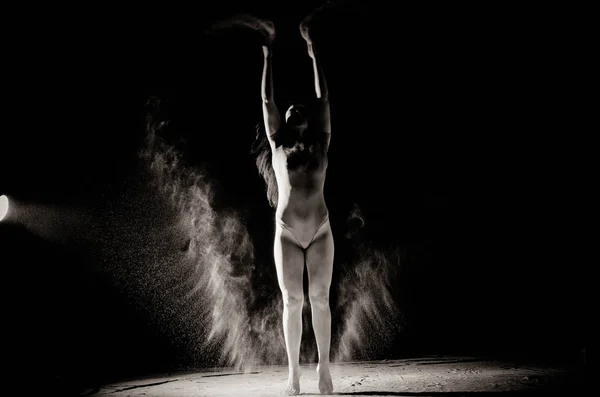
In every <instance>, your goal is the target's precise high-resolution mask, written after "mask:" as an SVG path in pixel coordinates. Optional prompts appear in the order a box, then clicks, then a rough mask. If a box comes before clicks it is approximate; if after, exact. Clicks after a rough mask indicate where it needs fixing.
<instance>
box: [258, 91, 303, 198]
mask: <svg viewBox="0 0 600 397" xmlns="http://www.w3.org/2000/svg"><path fill="white" fill-rule="evenodd" d="M291 105H298V106H302V107H303V108H304V109H305V111H306V115H307V117H308V119H309V121H308V122H309V125H311V124H312V122H311V119H312V117H313V114H314V113H313V112H314V107H315V100H314V99H313V100H307V101H304V102H291V101H289V102H288V101H286V102H285V106H284V107H282V108H280V112H283V114H281V115H280V117H281V119H282V120H285V112H286V111H287V109H288V108H289V107H290V106H291ZM286 127H287V126H286V124H285V121H282V125H281V127H280V130H279V131H277V133H278V134H279V133H280V132H282V130H283V129H285V128H286ZM309 128H311V127H309ZM250 153H252V154H255V155H256V167H257V168H258V173H259V174H260V175H261V176H262V177H263V179H264V180H265V184H266V185H267V198H268V199H269V204H270V205H271V207H273V208H276V207H277V201H278V199H279V195H278V190H277V180H276V179H275V170H274V169H273V158H272V155H273V154H272V153H271V144H270V143H269V138H267V132H266V131H265V128H264V124H263V122H260V123H259V124H258V125H257V126H256V139H255V140H254V144H253V145H252V149H251V151H250Z"/></svg>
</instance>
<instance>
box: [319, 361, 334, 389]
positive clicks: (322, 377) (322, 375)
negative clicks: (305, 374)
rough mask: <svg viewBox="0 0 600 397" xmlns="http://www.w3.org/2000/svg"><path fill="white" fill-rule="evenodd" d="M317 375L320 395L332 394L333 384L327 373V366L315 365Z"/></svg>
mask: <svg viewBox="0 0 600 397" xmlns="http://www.w3.org/2000/svg"><path fill="white" fill-rule="evenodd" d="M317 373H318V374H319V391H320V392H321V394H332V393H333V382H332V381H331V374H330V373H329V366H328V365H321V364H319V365H317Z"/></svg>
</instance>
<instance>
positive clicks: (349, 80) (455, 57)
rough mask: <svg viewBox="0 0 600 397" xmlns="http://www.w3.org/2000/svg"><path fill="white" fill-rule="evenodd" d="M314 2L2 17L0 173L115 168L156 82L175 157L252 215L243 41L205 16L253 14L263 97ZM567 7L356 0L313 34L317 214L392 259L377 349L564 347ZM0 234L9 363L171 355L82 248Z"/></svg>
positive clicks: (578, 75)
mask: <svg viewBox="0 0 600 397" xmlns="http://www.w3.org/2000/svg"><path fill="white" fill-rule="evenodd" d="M318 4H319V2H302V3H301V4H300V2H289V3H287V2H286V3H285V4H279V5H277V6H272V5H267V4H256V2H253V4H251V5H249V3H248V4H246V5H245V6H239V5H237V4H232V3H228V2H219V7H217V6H213V7H212V9H211V10H210V11H209V10H206V9H205V10H203V11H199V12H197V13H195V14H193V16H192V18H190V19H187V20H185V21H184V20H181V19H175V18H173V19H170V18H169V17H168V16H167V15H160V14H161V10H155V9H153V10H139V11H138V12H134V13H133V14H128V15H127V16H121V13H120V12H119V11H117V10H104V11H102V10H98V11H94V12H91V11H90V12H87V13H82V14H80V15H79V16H78V17H77V18H75V17H73V18H70V17H67V16H66V15H67V14H68V11H73V10H64V13H63V14H62V15H63V16H62V17H54V16H53V17H52V18H50V17H49V15H50V14H47V15H44V12H43V10H40V11H39V12H36V16H33V15H31V16H30V17H27V18H23V19H21V18H16V17H15V26H14V28H11V29H8V32H7V35H6V36H5V39H6V42H7V48H6V54H7V56H6V57H5V58H4V61H3V63H4V66H5V67H6V68H7V69H5V70H7V71H5V72H4V77H5V85H6V89H5V100H6V102H7V103H6V105H5V107H4V113H5V120H4V121H3V122H4V126H3V128H2V130H3V132H2V143H1V145H2V149H1V160H2V168H1V169H0V172H1V173H0V190H1V191H2V193H6V194H9V195H12V196H14V197H18V198H19V199H21V200H23V201H30V202H36V203H50V204H58V203H65V202H69V203H75V202H85V203H91V202H95V201H94V200H97V197H99V196H102V194H106V193H105V192H106V191H108V190H110V191H113V192H114V191H118V190H119V186H121V184H123V183H125V182H123V181H124V179H125V175H129V174H130V173H132V172H135V167H136V164H137V150H138V149H139V147H140V143H141V140H142V139H143V137H144V129H143V127H144V116H145V113H144V111H145V108H144V103H145V101H146V100H147V99H148V98H149V97H150V96H153V95H155V96H158V97H160V98H161V99H163V100H164V102H165V106H166V107H167V108H168V110H169V112H170V113H169V114H170V116H171V118H172V119H173V122H174V123H175V131H178V133H179V134H180V135H179V136H175V137H170V139H172V140H173V141H174V142H179V139H180V138H183V139H185V144H184V145H182V147H184V148H185V152H186V156H187V157H186V158H187V159H188V160H189V161H190V163H192V164H194V163H197V164H200V163H208V164H210V166H211V170H212V172H213V173H214V175H216V176H217V178H218V179H219V180H220V181H221V183H222V189H223V197H224V198H223V200H225V201H226V203H227V204H228V205H233V206H238V207H242V208H246V209H250V210H252V211H253V213H254V214H256V219H263V218H262V217H263V216H264V219H268V218H267V217H268V216H270V209H269V207H268V205H267V202H266V198H265V196H264V185H262V182H261V180H260V179H259V178H258V176H257V173H256V169H255V168H254V166H253V159H252V157H251V156H249V153H248V151H249V148H250V146H251V144H252V142H253V139H254V136H255V129H254V128H255V126H256V124H257V123H259V122H260V121H261V117H262V115H261V113H260V111H261V110H260V96H259V87H260V74H261V70H262V52H261V49H260V42H259V39H258V38H257V37H254V36H253V35H251V34H242V33H239V32H238V33H236V32H232V33H231V34H229V35H222V36H212V37H211V36H207V35H205V33H204V29H205V28H206V27H207V26H208V24H209V23H210V22H212V21H214V20H215V19H217V18H220V17H224V16H228V15H230V14H233V13H236V12H247V11H250V12H253V13H255V14H257V15H260V16H266V17H269V18H272V19H273V20H274V22H275V24H276V27H277V28H278V37H277V39H276V43H275V48H274V51H275V55H274V57H275V58H274V73H275V92H276V94H275V95H276V98H277V99H278V101H280V103H285V102H286V101H290V100H292V99H293V98H295V97H300V98H302V97H305V96H307V95H310V94H311V93H312V89H313V86H312V85H311V84H312V70H311V67H310V62H309V60H308V57H307V56H306V51H305V46H304V43H303V42H302V40H301V38H300V36H299V34H298V30H297V25H298V23H299V22H300V20H301V19H302V18H303V16H304V15H306V14H307V13H308V12H309V11H311V10H312V9H313V8H314V6H316V5H318ZM51 11H52V15H54V13H58V14H60V12H59V10H48V12H49V13H50V12H51ZM146 11H152V14H153V16H152V17H150V16H148V15H147V13H146ZM156 11H159V12H156ZM105 14H106V15H105ZM582 14H583V11H579V12H576V11H568V12H567V11H566V10H556V9H553V10H551V9H523V8H508V7H506V8H502V7H500V6H495V7H492V6H489V7H485V8H482V7H480V8H469V9H467V8H459V7H458V6H456V5H455V6H452V7H451V6H440V5H428V6H424V7H422V8H420V9H409V8H408V7H405V6H404V7H403V6H400V5H395V4H394V7H393V9H392V2H389V4H388V5H386V4H385V3H383V2H382V3H379V4H378V3H374V2H368V4H367V2H358V1H357V2H347V3H345V4H344V5H343V6H341V7H340V8H339V10H338V11H337V12H336V13H334V14H332V15H330V16H329V17H328V18H329V19H328V20H327V22H326V24H324V26H323V27H321V29H320V31H319V32H318V33H319V36H318V37H319V39H320V41H321V48H322V57H323V58H322V59H323V65H324V68H325V73H326V76H327V79H328V83H329V87H330V91H331V103H332V105H331V106H332V123H333V135H332V146H331V151H330V157H331V160H330V164H331V165H330V168H329V173H328V185H327V195H328V202H330V203H333V204H330V206H331V207H332V208H333V209H332V213H333V214H334V215H333V216H335V217H337V218H336V219H338V220H337V221H336V222H338V224H340V225H341V224H343V223H342V220H343V219H344V217H345V216H346V215H347V213H348V211H349V209H350V208H351V206H352V204H353V203H358V204H359V205H360V207H361V209H362V211H363V214H364V215H365V219H366V220H367V221H366V226H365V233H367V234H368V236H369V238H370V239H372V241H373V243H374V244H375V245H377V246H381V247H389V246H394V245H397V246H401V247H403V249H405V252H407V257H408V258H410V259H409V260H407V261H406V263H405V268H404V269H403V271H404V277H403V278H402V281H401V283H402V284H401V285H399V286H398V289H399V290H401V295H402V302H401V306H402V309H403V311H404V313H405V315H406V317H407V319H408V321H409V324H408V326H407V327H406V329H405V330H404V332H403V333H402V335H400V336H399V337H398V343H397V347H396V348H395V349H393V352H391V353H390V355H391V356H394V355H395V356H400V355H402V354H409V353H422V352H426V353H445V352H449V353H473V354H482V353H489V352H494V353H501V352H504V353H506V352H534V353H536V354H540V355H542V356H552V355H557V354H559V352H562V351H576V350H577V349H578V348H580V347H581V346H582V345H584V335H583V332H584V324H585V323H586V321H587V320H586V318H585V317H584V314H585V308H584V301H585V300H584V294H585V291H586V289H585V287H584V286H585V285H587V283H586V282H585V280H586V278H585V276H584V273H583V272H584V269H585V266H586V261H585V260H584V259H582V258H581V257H580V255H579V254H580V253H581V252H582V250H583V249H584V248H585V246H586V245H587V242H586V241H587V239H586V238H585V237H584V235H585V231H584V228H582V227H580V226H575V224H576V223H577V222H578V221H581V219H582V218H584V217H585V215H584V210H583V208H584V203H585V202H586V201H587V199H586V198H585V197H586V195H584V194H583V193H582V192H583V191H584V190H585V188H586V186H588V185H589V182H588V183H587V184H586V183H584V182H583V181H584V180H585V178H584V177H583V175H584V174H585V170H586V164H587V162H588V159H589V158H590V157H589V156H588V155H587V154H586V153H587V149H588V147H587V145H586V144H585V140H584V139H582V138H584V137H581V136H580V135H579V134H580V133H585V132H586V131H589V129H586V128H587V127H585V123H584V122H583V115H585V114H586V112H587V111H588V109H589V108H590V105H589V104H587V102H586V101H585V100H584V99H583V96H582V95H580V93H579V92H578V90H580V89H583V86H584V84H583V83H582V80H583V79H582V76H583V70H584V68H585V65H586V58H587V56H588V55H587V52H586V51H585V49H583V48H582V47H583V46H581V40H580V39H582V38H583V37H584V36H585V32H586V30H587V27H586V26H587V25H586V24H585V22H584V21H583V19H581V21H579V18H580V16H581V15H582ZM15 15H17V14H15ZM19 15H20V14H19ZM17 21H18V23H17ZM578 21H579V22H578ZM111 189H112V190H111ZM107 199H110V195H109V198H107ZM265 222H266V221H265ZM340 233H341V232H340ZM0 244H1V245H2V259H0V260H1V261H2V264H3V269H4V270H5V271H6V273H5V276H4V277H3V280H5V283H4V284H5V286H4V288H3V290H4V291H3V293H4V295H5V296H4V298H3V300H4V304H5V305H4V307H5V313H4V327H5V329H9V330H11V332H10V335H11V336H10V339H7V340H6V343H7V344H9V345H11V347H12V348H13V349H14V353H13V354H11V358H14V363H15V368H32V369H33V368H44V369H43V372H44V373H45V374H48V376H49V378H53V377H55V376H68V377H71V378H72V379H74V380H82V382H87V381H88V379H105V378H111V377H118V376H125V375H130V374H138V373H141V372H144V371H154V370H162V369H165V368H169V362H170V361H169V360H170V359H171V358H172V356H171V355H172V354H174V353H173V352H172V351H171V350H170V347H169V343H168V341H166V340H163V339H161V336H160V335H157V334H156V333H154V331H153V330H152V329H149V328H148V327H146V326H145V325H144V319H143V318H136V314H135V312H134V311H132V310H130V309H129V306H128V305H129V303H128V302H127V299H126V298H125V297H123V296H122V295H120V294H118V293H116V292H115V291H112V290H111V288H110V287H109V284H110V283H108V282H104V280H103V277H106V275H100V274H97V273H95V270H94V265H93V264H90V263H89V258H88V257H87V256H86V254H85V252H81V250H79V249H78V248H77V247H75V246H70V245H68V244H67V245H65V244H55V243H52V242H48V241H44V239H41V238H38V237H36V236H33V235H30V234H29V233H28V232H27V231H26V230H25V229H23V228H20V227H19V226H18V225H9V224H2V225H0ZM5 252H6V253H7V254H5ZM84 258H87V259H84ZM149 346H150V347H149ZM11 351H13V350H11ZM65 374H68V375H65Z"/></svg>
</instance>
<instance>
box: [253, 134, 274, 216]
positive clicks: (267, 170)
mask: <svg viewBox="0 0 600 397" xmlns="http://www.w3.org/2000/svg"><path fill="white" fill-rule="evenodd" d="M251 153H252V154H256V167H257V168H258V173H259V174H260V175H261V176H262V177H263V179H264V180H265V184H266V185H267V198H268V199H269V204H270V205H271V207H273V208H276V207H277V200H278V199H279V196H278V193H277V180H276V179H275V170H274V169H273V159H272V153H271V144H270V143H269V138H267V132H266V131H265V128H264V126H263V124H262V123H259V124H258V125H257V126H256V139H255V141H254V144H253V145H252V150H251Z"/></svg>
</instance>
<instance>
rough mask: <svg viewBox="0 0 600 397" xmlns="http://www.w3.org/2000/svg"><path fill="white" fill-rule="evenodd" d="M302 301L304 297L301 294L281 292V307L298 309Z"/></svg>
mask: <svg viewBox="0 0 600 397" xmlns="http://www.w3.org/2000/svg"><path fill="white" fill-rule="evenodd" d="M303 301H304V295H303V294H301V293H292V292H289V291H283V305H284V306H285V307H286V308H288V309H292V310H294V309H300V308H302V303H303Z"/></svg>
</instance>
